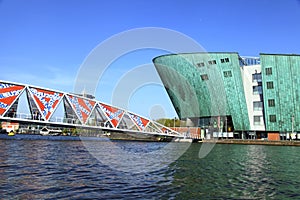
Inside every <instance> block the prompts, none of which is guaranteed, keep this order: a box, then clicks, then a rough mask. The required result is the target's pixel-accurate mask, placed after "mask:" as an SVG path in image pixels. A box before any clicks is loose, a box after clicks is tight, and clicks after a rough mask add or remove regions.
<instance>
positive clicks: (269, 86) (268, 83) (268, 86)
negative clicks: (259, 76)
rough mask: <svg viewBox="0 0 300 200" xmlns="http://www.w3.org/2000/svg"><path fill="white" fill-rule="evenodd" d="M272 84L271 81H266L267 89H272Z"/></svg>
mask: <svg viewBox="0 0 300 200" xmlns="http://www.w3.org/2000/svg"><path fill="white" fill-rule="evenodd" d="M273 88H274V85H273V81H268V82H267V89H273Z"/></svg>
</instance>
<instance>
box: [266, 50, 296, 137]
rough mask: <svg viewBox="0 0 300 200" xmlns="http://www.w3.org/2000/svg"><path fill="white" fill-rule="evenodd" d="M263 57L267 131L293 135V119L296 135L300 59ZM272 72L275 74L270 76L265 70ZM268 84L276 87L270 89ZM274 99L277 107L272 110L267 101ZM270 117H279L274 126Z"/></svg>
mask: <svg viewBox="0 0 300 200" xmlns="http://www.w3.org/2000/svg"><path fill="white" fill-rule="evenodd" d="M260 56H261V67H262V80H263V89H264V112H265V117H266V118H265V121H266V130H267V131H282V132H287V131H288V132H290V131H292V126H293V125H292V118H293V116H294V131H300V56H299V55H275V54H261V55H260ZM267 68H268V69H267ZM269 69H271V70H272V74H267V71H266V70H269ZM269 71H270V70H269ZM267 82H273V86H274V87H273V88H270V89H268V88H267ZM271 99H274V100H275V106H269V103H268V101H269V100H271ZM271 115H275V116H276V121H275V122H271V119H270V116H271Z"/></svg>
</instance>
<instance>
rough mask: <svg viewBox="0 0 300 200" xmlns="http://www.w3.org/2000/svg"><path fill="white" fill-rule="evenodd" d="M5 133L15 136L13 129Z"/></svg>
mask: <svg viewBox="0 0 300 200" xmlns="http://www.w3.org/2000/svg"><path fill="white" fill-rule="evenodd" d="M7 135H8V136H15V132H14V131H10V132H9V133H8V134H7Z"/></svg>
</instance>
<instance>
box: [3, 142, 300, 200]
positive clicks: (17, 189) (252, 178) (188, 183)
mask: <svg viewBox="0 0 300 200" xmlns="http://www.w3.org/2000/svg"><path fill="white" fill-rule="evenodd" d="M0 145H1V146H0V147H1V148H0V155H1V156H0V194H1V198H2V199H59V198H63V199H76V198H77V199H82V198H90V199H112V198H115V199H120V198H123V199H124V198H125V199H136V198H139V199H249V198H250V199H299V198H300V196H299V194H300V188H299V185H300V176H299V170H300V165H299V164H300V160H299V157H298V154H299V153H298V152H299V148H297V147H273V146H254V145H215V147H214V148H213V150H212V151H211V153H210V154H208V156H207V157H205V158H203V159H199V158H198V152H199V149H200V147H201V144H193V145H191V146H190V148H189V149H188V151H186V153H185V154H184V155H183V156H182V157H180V159H179V160H177V161H175V162H174V163H172V164H170V165H168V166H166V167H165V168H161V169H158V170H155V171H151V172H148V173H140V174H129V173H124V172H122V171H117V170H114V169H112V168H110V167H109V166H107V165H105V164H103V163H101V162H99V161H98V160H97V159H95V158H94V157H93V156H92V155H91V154H90V153H89V152H88V150H87V149H86V148H85V146H84V145H83V144H82V143H81V142H80V141H71V142H70V141H69V142H67V141H13V140H11V141H8V140H7V141H6V140H0ZM102 145H103V146H105V145H106V143H103V144H102ZM116 145H119V146H120V147H122V148H124V149H126V150H127V151H128V152H132V153H134V152H138V151H148V150H151V151H154V152H155V149H160V148H161V145H163V144H161V143H144V144H143V143H136V142H123V143H118V144H116ZM146 149H148V150H146ZM103 155H104V154H103ZM105 155H106V156H107V158H110V159H114V155H112V154H111V152H106V154H105ZM158 159H159V158H158ZM131 162H132V164H134V163H135V161H134V160H131Z"/></svg>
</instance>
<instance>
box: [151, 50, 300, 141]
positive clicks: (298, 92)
mask: <svg viewBox="0 0 300 200" xmlns="http://www.w3.org/2000/svg"><path fill="white" fill-rule="evenodd" d="M153 63H154V65H155V67H156V70H157V72H158V74H159V76H160V78H161V80H162V82H163V84H164V86H165V89H166V91H167V93H168V95H169V97H170V99H171V101H172V103H173V106H174V108H175V110H176V112H177V114H178V116H179V118H181V119H185V118H189V119H191V120H192V121H193V122H194V125H198V126H200V127H202V128H205V129H211V130H212V131H217V132H227V131H229V132H233V131H234V132H240V133H243V132H247V134H248V135H247V137H250V136H251V134H252V135H253V136H254V137H265V135H266V133H267V132H270V131H271V132H278V133H279V132H285V134H286V133H287V132H292V133H294V132H296V131H300V127H299V124H300V121H299V120H300V116H299V114H300V106H299V105H300V99H299V97H300V88H299V89H298V86H299V85H300V79H299V78H298V77H297V76H295V75H296V74H299V72H300V67H299V66H300V56H299V55H275V54H261V56H260V57H240V56H239V54H238V53H226V52H225V53H219V52H218V53H205V52H201V53H183V54H169V55H162V56H159V57H156V58H154V59H153ZM253 133H254V134H253ZM257 133H259V135H257ZM282 134H283V133H282ZM299 136H300V135H299ZM240 137H241V135H240Z"/></svg>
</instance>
